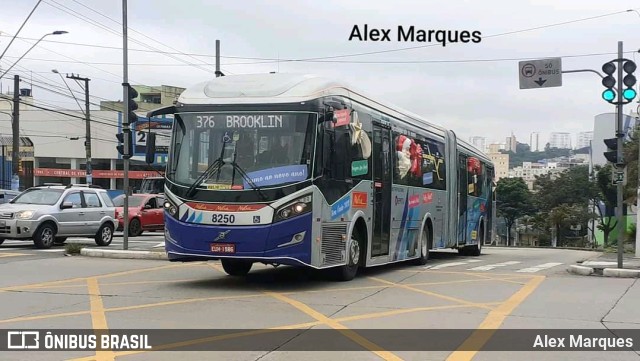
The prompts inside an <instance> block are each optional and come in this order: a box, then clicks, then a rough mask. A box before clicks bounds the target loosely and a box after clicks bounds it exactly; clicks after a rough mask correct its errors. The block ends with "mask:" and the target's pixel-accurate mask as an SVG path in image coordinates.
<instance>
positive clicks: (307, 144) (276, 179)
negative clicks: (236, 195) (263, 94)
mask: <svg viewBox="0 0 640 361" xmlns="http://www.w3.org/2000/svg"><path fill="white" fill-rule="evenodd" d="M316 117H317V115H316V114H315V113H306V112H243V113H235V112H228V113H213V112H212V113H182V114H176V118H179V119H176V121H177V122H180V123H182V124H180V126H175V127H173V129H174V135H173V138H174V139H173V146H172V147H171V148H172V152H173V153H172V154H171V161H170V163H171V164H170V169H169V172H168V178H169V179H170V180H171V181H173V182H175V183H178V184H182V185H186V186H194V187H200V188H205V189H215V190H243V189H253V188H256V187H257V188H262V187H270V186H282V185H284V184H288V183H294V182H301V181H304V180H306V179H308V178H309V177H310V174H311V161H312V159H313V158H312V153H313V151H312V149H313V135H314V134H315V133H314V132H313V131H312V130H313V129H315V124H316V119H317V118H316ZM182 125H184V126H182Z"/></svg>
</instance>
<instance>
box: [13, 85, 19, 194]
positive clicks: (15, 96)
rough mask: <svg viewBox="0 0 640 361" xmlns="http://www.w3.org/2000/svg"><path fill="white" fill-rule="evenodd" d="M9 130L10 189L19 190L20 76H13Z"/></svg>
mask: <svg viewBox="0 0 640 361" xmlns="http://www.w3.org/2000/svg"><path fill="white" fill-rule="evenodd" d="M11 130H12V132H13V142H12V143H13V144H12V154H11V163H12V167H11V168H12V173H13V175H12V177H11V189H12V190H15V191H17V190H20V176H19V175H18V171H19V169H20V168H19V167H20V165H19V163H20V76H19V75H14V76H13V122H12V123H11Z"/></svg>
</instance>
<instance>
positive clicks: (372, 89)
mask: <svg viewBox="0 0 640 361" xmlns="http://www.w3.org/2000/svg"><path fill="white" fill-rule="evenodd" d="M36 3H37V0H21V1H8V0H5V1H3V4H2V11H0V32H1V33H2V34H0V35H1V36H0V51H3V50H4V48H5V47H6V46H7V44H8V43H9V41H10V40H11V36H10V35H13V34H15V32H16V31H17V30H18V28H19V27H20V25H21V24H22V22H23V20H24V19H25V18H26V17H27V16H28V14H29V12H30V11H31V10H32V9H33V7H34V6H35V4H36ZM630 8H632V9H636V10H638V11H640V1H629V0H624V1H623V0H609V1H601V0H599V1H596V0H582V1H574V0H535V1H522V0H514V1H505V0H496V1H471V0H467V1H464V0H448V1H433V0H423V1H402V0H394V1H389V0H385V1H374V0H368V1H359V0H349V1H348V0H339V1H337V0H321V1H320V0H318V1H278V2H274V1H270V2H267V1H251V0H246V1H229V0H226V1H216V0H207V1H204V0H203V1H197V0H181V1H141V0H130V1H129V6H128V25H129V31H128V33H129V50H130V51H129V80H130V82H131V83H133V84H146V85H161V84H165V85H175V86H181V87H188V86H190V85H192V84H194V83H196V82H200V81H203V80H206V79H209V78H212V77H214V74H213V72H214V70H215V65H214V64H215V40H216V39H219V40H220V41H221V54H222V56H223V57H222V61H221V63H222V69H223V71H224V72H225V73H226V74H246V73H265V72H269V71H278V72H305V73H315V74H319V75H324V76H329V77H334V78H338V79H341V80H343V81H345V82H347V83H348V84H350V85H352V86H354V87H356V88H358V89H361V90H362V91H363V92H365V93H367V94H369V95H371V96H373V97H375V98H378V99H380V100H382V101H383V102H387V103H391V104H395V105H398V106H400V107H402V108H405V109H407V110H409V111H412V112H414V113H417V114H420V115H423V116H425V117H426V118H428V119H429V120H431V121H432V122H434V123H437V124H440V125H442V126H445V127H447V128H450V129H453V130H454V131H456V132H457V133H458V135H459V136H460V137H462V138H464V139H465V140H468V138H469V137H470V136H474V135H478V136H485V137H487V138H488V141H501V142H504V139H505V137H507V136H509V135H510V134H511V132H513V133H514V134H515V135H516V137H517V139H518V141H520V142H525V143H528V142H529V134H530V133H531V132H532V131H538V132H540V133H541V141H543V142H545V143H546V142H547V141H548V134H549V133H550V132H554V131H559V132H571V133H573V134H574V138H573V141H574V142H575V133H577V132H580V131H588V130H593V122H594V117H595V115H597V114H600V113H605V112H610V111H614V106H612V105H609V104H608V103H606V102H605V101H603V100H602V99H601V97H600V95H601V93H602V91H603V90H604V87H603V86H602V85H601V83H600V78H599V77H598V76H597V75H595V74H593V73H576V74H563V77H562V82H563V85H562V87H556V88H546V89H529V90H521V89H519V84H518V59H521V60H525V59H538V58H547V57H562V67H563V70H573V69H585V68H591V69H596V70H598V71H600V69H601V66H602V64H603V63H604V62H606V61H608V60H611V59H614V58H615V57H616V51H617V42H618V41H623V42H624V48H625V51H629V53H627V54H625V56H626V57H628V58H632V59H636V60H638V61H640V57H639V56H636V55H635V54H638V53H637V51H638V49H639V48H640V14H639V13H638V12H626V11H625V10H627V9H630ZM616 12H619V13H617V14H616ZM598 16H600V17H598ZM590 17H598V18H595V19H590V20H584V21H575V20H580V19H585V18H590ZM572 21H573V22H572ZM121 22H122V1H119V0H100V1H98V0H77V1H76V0H43V1H42V2H41V3H40V4H39V6H38V7H37V8H36V10H35V12H34V13H33V15H32V16H31V18H30V19H29V21H28V22H27V23H26V25H25V26H24V28H23V29H22V31H21V32H20V34H19V37H20V38H26V39H38V38H40V37H41V36H42V35H44V34H46V33H48V32H51V31H54V30H65V31H68V32H69V33H68V34H65V35H58V36H48V37H47V38H45V39H44V40H43V41H42V42H40V43H39V44H38V46H36V47H35V48H34V49H33V50H32V51H31V52H30V53H29V54H27V56H26V57H25V58H24V59H22V60H21V61H20V62H19V63H18V65H16V67H15V68H14V69H13V70H12V71H11V72H10V73H11V74H13V73H14V71H18V72H19V73H20V74H21V76H23V77H25V79H26V80H27V81H29V82H30V81H31V76H33V83H34V90H33V94H34V97H35V98H36V99H37V100H40V101H43V102H46V103H47V104H49V105H55V106H56V107H63V108H67V109H74V110H75V109H78V106H77V105H76V103H75V102H74V100H73V99H70V98H68V97H65V96H63V95H59V94H55V93H52V92H50V91H47V90H44V89H42V88H41V87H43V86H44V87H49V88H50V87H51V86H50V85H46V84H45V83H49V84H53V85H55V86H58V87H65V85H64V83H62V80H61V79H60V77H59V75H57V74H53V73H52V72H51V69H57V70H58V71H60V72H61V73H76V74H79V75H80V76H84V77H89V78H91V83H90V88H91V94H92V96H95V98H92V101H93V102H96V103H99V101H100V100H101V99H103V100H104V99H110V100H119V99H121V98H122V87H121V83H122V35H121V33H122V25H121ZM559 23H566V24H562V25H557V26H548V27H545V26H546V25H554V24H559ZM364 24H368V26H369V28H379V29H391V30H390V32H389V34H390V41H378V42H372V41H367V42H364V41H356V40H352V41H349V35H350V34H351V32H352V29H353V27H354V25H359V26H360V29H361V30H362V29H363V28H364ZM398 26H402V27H403V28H405V29H406V28H408V27H410V26H414V27H415V29H416V30H418V29H423V30H425V31H428V30H431V29H433V30H450V31H463V30H467V31H469V32H473V31H479V32H480V33H481V41H480V42H479V43H472V42H469V43H457V44H447V45H446V46H444V47H443V46H442V45H440V44H439V43H437V42H431V43H424V42H406V41H398V39H397V35H398ZM532 28H538V29H535V30H529V31H521V32H517V31H519V30H526V29H532ZM511 32H513V33H511ZM504 33H508V34H504ZM500 34H504V35H500ZM492 35H497V36H492ZM26 39H17V40H15V41H14V43H13V44H12V45H11V47H10V48H9V50H8V51H7V53H6V54H5V56H4V57H3V58H2V60H0V65H1V66H2V69H3V71H2V72H4V70H5V69H6V68H7V67H8V66H10V65H11V64H13V63H14V62H15V61H16V60H17V59H18V58H19V57H20V56H21V55H22V54H24V52H25V51H26V50H27V49H28V48H29V47H30V46H31V45H32V44H33V43H34V41H33V40H26ZM59 42H65V43H76V44H75V45H74V44H62V43H59ZM77 44H85V45H97V46H103V47H116V48H117V49H109V48H100V47H96V46H81V45H77ZM417 46H422V47H421V48H418V49H412V50H404V51H391V52H386V53H379V54H373V55H366V56H353V57H342V58H332V59H324V60H320V61H315V62H309V61H305V62H290V61H289V62H287V61H280V62H277V61H270V62H264V60H252V59H248V58H266V59H283V60H284V59H305V58H317V57H330V56H335V55H346V54H355V53H363V52H376V51H387V50H395V49H401V48H407V47H417ZM136 49H137V50H145V51H135V50H136ZM162 52H174V53H176V54H175V55H171V54H163V53H162ZM632 52H634V53H632ZM602 53H609V54H605V55H598V56H586V55H588V54H602ZM183 54H186V55H183ZM638 55H640V54H638ZM243 58H245V59H243ZM490 59H498V60H499V61H477V60H490ZM500 59H503V60H500ZM504 59H507V60H504ZM510 59H512V60H510ZM327 60H330V61H331V62H327ZM461 60H469V61H468V62H456V61H461ZM473 60H476V61H473ZM257 61H263V62H262V63H257V64H256V62H257ZM433 61H446V62H433ZM376 62H377V63H376ZM385 62H386V63H385ZM393 62H395V63H393ZM398 62H405V63H398ZM406 62H412V63H406ZM243 63H244V64H243ZM194 64H199V66H194ZM2 72H0V73H2ZM31 72H32V73H31ZM639 72H640V71H639ZM637 76H638V78H640V75H637ZM11 78H12V76H10V77H5V78H3V80H2V91H3V93H6V92H7V89H8V87H10V86H12V84H13V83H12V79H11ZM69 85H70V86H71V87H72V88H73V89H74V90H79V87H78V85H77V84H75V83H74V82H73V81H70V82H69ZM38 86H40V87H38ZM27 87H28V86H27ZM58 91H60V92H62V93H63V94H66V95H68V94H69V92H68V91H63V90H60V89H59V90H58ZM635 106H636V105H634V108H635ZM630 109H631V107H630V106H627V107H625V113H627V114H628V113H629V110H630Z"/></svg>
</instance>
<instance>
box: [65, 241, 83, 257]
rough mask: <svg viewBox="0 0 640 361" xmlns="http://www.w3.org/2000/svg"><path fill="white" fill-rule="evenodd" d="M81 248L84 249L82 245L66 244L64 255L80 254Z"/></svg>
mask: <svg viewBox="0 0 640 361" xmlns="http://www.w3.org/2000/svg"><path fill="white" fill-rule="evenodd" d="M82 248H84V245H82V244H80V243H67V244H65V246H64V250H65V253H66V254H80V251H81V250H82Z"/></svg>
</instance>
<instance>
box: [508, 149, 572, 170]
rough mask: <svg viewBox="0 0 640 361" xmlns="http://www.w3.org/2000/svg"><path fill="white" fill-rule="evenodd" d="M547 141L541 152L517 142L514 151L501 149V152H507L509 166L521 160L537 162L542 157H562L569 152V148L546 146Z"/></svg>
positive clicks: (519, 162)
mask: <svg viewBox="0 0 640 361" xmlns="http://www.w3.org/2000/svg"><path fill="white" fill-rule="evenodd" d="M548 146H549V143H547V147H546V148H545V150H544V151H541V152H532V151H531V149H530V148H529V146H528V145H527V144H523V143H517V144H516V152H515V153H514V152H511V151H509V152H507V151H501V152H502V153H508V154H509V168H514V167H517V166H518V165H521V164H522V162H534V163H535V162H538V161H540V160H543V159H551V158H556V157H564V156H568V155H570V154H571V150H570V149H558V148H550V147H548Z"/></svg>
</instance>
